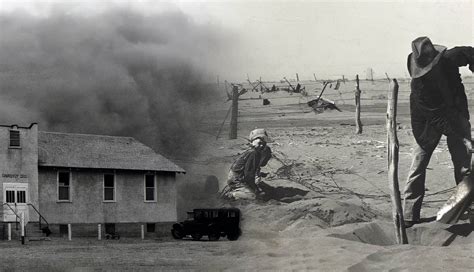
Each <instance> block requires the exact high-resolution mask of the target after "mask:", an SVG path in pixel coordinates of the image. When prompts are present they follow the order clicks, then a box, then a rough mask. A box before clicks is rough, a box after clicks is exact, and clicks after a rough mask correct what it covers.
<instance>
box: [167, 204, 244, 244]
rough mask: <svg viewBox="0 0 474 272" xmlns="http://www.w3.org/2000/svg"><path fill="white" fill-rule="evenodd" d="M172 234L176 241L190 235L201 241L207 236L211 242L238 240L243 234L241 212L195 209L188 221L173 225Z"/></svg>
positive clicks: (230, 209) (222, 209)
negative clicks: (221, 239)
mask: <svg viewBox="0 0 474 272" xmlns="http://www.w3.org/2000/svg"><path fill="white" fill-rule="evenodd" d="M171 234H172V235H173V237H174V238H175V239H182V238H184V237H186V236H187V235H190V236H191V237H192V238H193V240H200V239H201V238H202V236H204V235H207V237H208V238H209V240H210V241H217V240H219V238H220V237H225V236H227V239H229V240H230V241H234V240H237V239H238V238H239V236H240V234H241V230H240V210H239V209H237V208H220V209H194V210H193V211H192V212H188V219H186V220H185V221H183V222H181V223H176V224H174V225H173V228H172V230H171Z"/></svg>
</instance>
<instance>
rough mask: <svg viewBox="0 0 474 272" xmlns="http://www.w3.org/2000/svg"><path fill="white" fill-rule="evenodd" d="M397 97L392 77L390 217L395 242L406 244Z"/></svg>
mask: <svg viewBox="0 0 474 272" xmlns="http://www.w3.org/2000/svg"><path fill="white" fill-rule="evenodd" d="M397 99H398V82H397V80H396V79H392V80H391V82H390V93H389V95H388V105H387V150H388V181H389V186H390V196H391V199H392V217H393V223H394V224H395V235H396V238H397V243H399V244H408V238H407V234H406V231H405V224H404V221H403V210H402V201H401V199H400V190H399V187H398V138H397Z"/></svg>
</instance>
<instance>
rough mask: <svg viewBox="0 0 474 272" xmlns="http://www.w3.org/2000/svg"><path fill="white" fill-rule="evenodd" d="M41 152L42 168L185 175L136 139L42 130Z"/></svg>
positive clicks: (39, 140)
mask: <svg viewBox="0 0 474 272" xmlns="http://www.w3.org/2000/svg"><path fill="white" fill-rule="evenodd" d="M38 151H39V155H38V157H39V158H38V165H39V166H52V167H71V168H96V169H124V170H146V171H168V172H182V173H184V172H185V171H184V170H183V169H182V168H180V167H179V166H177V165H176V164H174V163H173V162H171V161H170V160H168V159H166V158H165V157H163V156H161V155H160V154H157V153H156V152H155V151H153V149H151V148H149V147H148V146H146V145H144V144H142V143H140V142H139V141H137V140H135V139H134V138H132V137H116V136H104V135H91V134H73V133H57V132H43V131H39V132H38Z"/></svg>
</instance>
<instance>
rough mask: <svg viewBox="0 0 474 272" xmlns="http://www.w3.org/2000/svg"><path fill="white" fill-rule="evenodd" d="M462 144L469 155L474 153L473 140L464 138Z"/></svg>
mask: <svg viewBox="0 0 474 272" xmlns="http://www.w3.org/2000/svg"><path fill="white" fill-rule="evenodd" d="M462 142H463V143H464V146H465V147H466V149H467V152H468V153H474V151H473V150H472V140H471V139H466V138H463V139H462Z"/></svg>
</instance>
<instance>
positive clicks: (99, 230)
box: [97, 224, 102, 241]
mask: <svg viewBox="0 0 474 272" xmlns="http://www.w3.org/2000/svg"><path fill="white" fill-rule="evenodd" d="M97 239H98V240H99V241H100V240H102V225H101V224H97Z"/></svg>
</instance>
